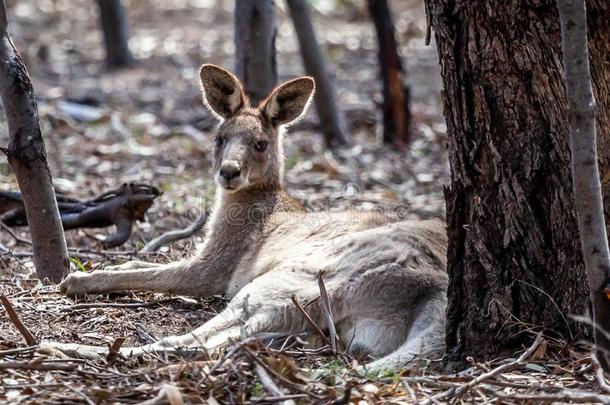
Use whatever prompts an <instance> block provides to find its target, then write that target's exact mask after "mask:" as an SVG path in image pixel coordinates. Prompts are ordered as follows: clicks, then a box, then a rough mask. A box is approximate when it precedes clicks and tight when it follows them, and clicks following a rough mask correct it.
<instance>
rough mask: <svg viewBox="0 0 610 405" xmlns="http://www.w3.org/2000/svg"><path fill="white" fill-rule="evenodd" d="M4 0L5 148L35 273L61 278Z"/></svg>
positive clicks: (30, 109)
mask: <svg viewBox="0 0 610 405" xmlns="http://www.w3.org/2000/svg"><path fill="white" fill-rule="evenodd" d="M7 30H8V22H7V17H6V7H5V4H4V0H0V37H1V38H0V94H1V96H2V103H3V104H4V109H5V112H6V120H7V123H8V130H9V136H10V138H9V139H10V140H9V145H8V148H6V149H4V148H3V149H2V150H3V152H4V153H6V155H7V157H8V162H9V164H10V165H11V168H12V169H13V172H14V173H15V177H16V178H17V182H18V183H19V189H20V190H21V193H22V195H23V204H24V206H25V211H26V215H27V218H28V222H29V224H30V233H31V236H32V249H33V253H34V265H35V266H36V273H37V274H38V277H39V278H40V279H41V280H42V281H43V282H48V281H50V282H53V283H57V282H59V281H61V279H62V278H63V277H64V276H65V275H67V274H68V272H69V262H68V252H67V249H66V241H65V239H64V231H63V229H62V227H61V221H60V219H59V211H58V209H57V201H56V200H55V191H54V189H53V184H52V181H51V172H50V171H49V166H48V164H47V157H46V151H45V145H44V140H43V138H42V134H41V132H40V126H39V123H38V109H37V107H36V100H35V98H34V90H33V88H32V84H31V82H30V78H29V76H28V73H27V70H26V68H25V66H24V64H23V61H22V60H21V57H20V56H19V53H18V52H17V49H16V48H15V46H14V45H13V42H12V40H11V38H10V36H9V34H8V31H7Z"/></svg>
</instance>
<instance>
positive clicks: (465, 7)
mask: <svg viewBox="0 0 610 405" xmlns="http://www.w3.org/2000/svg"><path fill="white" fill-rule="evenodd" d="M604 2H605V0H591V1H589V3H588V5H589V18H590V20H591V25H590V29H591V35H590V38H591V40H592V42H591V44H592V45H591V58H592V66H594V67H596V68H594V71H593V78H594V85H595V87H596V92H597V99H598V101H599V102H600V108H599V117H598V118H599V119H598V125H600V127H599V128H600V130H599V131H598V133H599V134H600V136H601V137H602V139H601V142H600V145H602V147H601V148H600V162H601V164H602V172H603V173H605V172H606V171H607V169H608V162H609V154H608V152H609V150H608V148H607V147H605V145H607V144H608V139H607V138H608V136H610V125H608V124H609V122H610V121H609V114H610V106H609V105H608V104H607V101H608V94H609V93H610V67H609V66H608V55H610V53H609V52H608V51H609V49H610V25H609V24H608V5H607V4H605V3H604ZM426 6H427V10H428V12H429V16H430V17H431V21H432V27H433V28H434V31H435V36H436V42H437V46H438V52H439V59H440V63H441V68H442V76H443V82H444V89H445V91H444V94H443V104H444V112H445V118H446V121H447V130H448V147H449V158H450V164H451V185H450V187H449V188H447V190H446V202H447V222H448V230H447V231H448V236H449V248H448V272H449V279H450V281H449V291H448V294H449V306H448V309H447V350H448V354H449V356H448V360H449V362H450V363H453V362H457V363H458V364H460V363H461V362H462V361H463V360H464V358H465V356H468V355H474V356H476V357H478V358H486V357H489V356H492V355H495V354H497V353H498V352H501V351H503V350H510V349H514V348H516V347H518V346H519V345H520V344H521V343H523V341H524V339H527V338H528V335H527V334H523V333H521V334H517V332H520V331H522V329H523V327H524V326H527V325H529V326H533V327H535V326H541V327H543V328H546V329H547V330H548V331H552V332H553V333H557V334H561V335H562V336H563V337H565V338H567V339H572V338H577V337H583V336H589V327H588V326H587V325H584V324H582V323H577V322H574V321H572V320H571V318H570V315H571V314H580V315H582V314H584V313H586V312H588V308H589V305H588V289H587V284H586V278H585V274H584V268H583V259H582V255H581V250H580V244H579V238H578V228H577V224H576V218H575V212H574V198H573V193H572V182H571V174H570V150H569V138H568V126H567V113H566V101H565V90H564V86H563V80H562V64H561V39H560V27H559V19H558V14H557V8H556V5H555V1H554V0H530V1H525V0H519V1H516V2H505V1H499V0H496V1H493V2H492V3H491V4H490V3H486V2H473V1H455V0H426ZM593 41H597V42H598V43H596V44H595V43H593ZM604 103H606V104H605V105H604ZM606 203H607V201H606ZM606 206H607V205H606ZM450 365H451V364H450Z"/></svg>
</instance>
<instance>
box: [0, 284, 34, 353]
mask: <svg viewBox="0 0 610 405" xmlns="http://www.w3.org/2000/svg"><path fill="white" fill-rule="evenodd" d="M0 301H2V305H3V306H4V309H6V313H7V314H8V317H9V318H10V320H11V322H13V325H15V327H16V328H17V330H18V331H19V333H21V335H22V336H23V338H24V339H25V342H26V343H27V344H28V346H33V345H35V344H36V343H37V342H36V338H35V337H34V335H32V334H31V333H30V331H29V330H28V328H26V327H25V325H24V324H23V323H22V322H21V319H20V318H19V315H17V312H15V309H14V308H13V304H11V301H10V300H9V299H8V298H6V297H5V296H4V295H1V296H0Z"/></svg>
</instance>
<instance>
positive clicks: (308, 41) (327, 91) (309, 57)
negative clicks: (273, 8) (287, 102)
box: [286, 0, 347, 147]
mask: <svg viewBox="0 0 610 405" xmlns="http://www.w3.org/2000/svg"><path fill="white" fill-rule="evenodd" d="M286 3H287V4H288V8H289V9H290V16H291V17H292V21H293V23H294V28H295V31H296V33H297V37H298V39H299V45H300V48H301V55H302V57H303V64H304V65H305V70H306V71H307V74H309V75H311V76H313V78H314V79H315V80H316V95H315V97H314V102H315V103H316V111H317V112H318V117H319V118H320V124H321V127H322V134H323V135H324V141H325V143H326V146H329V147H330V146H335V145H345V144H347V137H346V136H345V129H344V126H343V123H342V122H341V119H340V117H339V111H338V110H337V105H336V103H335V94H334V90H333V86H332V84H331V82H330V77H329V76H328V72H327V71H326V66H324V55H322V51H321V50H320V46H319V44H318V40H317V39H316V33H315V31H314V29H313V25H312V24H311V19H310V18H309V10H308V9H307V3H306V2H305V0H287V1H286Z"/></svg>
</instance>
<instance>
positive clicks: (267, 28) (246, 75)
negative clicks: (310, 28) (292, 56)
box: [235, 0, 277, 105]
mask: <svg viewBox="0 0 610 405" xmlns="http://www.w3.org/2000/svg"><path fill="white" fill-rule="evenodd" d="M276 31H277V30H276V26H275V4H274V2H273V0H238V1H236V2H235V72H236V74H237V76H238V77H239V79H240V80H241V82H242V83H243V84H244V86H245V90H246V93H247V94H248V96H249V97H250V101H251V102H252V104H253V105H257V104H258V103H259V102H260V101H262V100H263V99H264V98H265V97H267V95H268V94H269V93H270V92H271V90H272V89H273V86H275V83H276V82H277V64H276V61H275V34H276Z"/></svg>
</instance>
